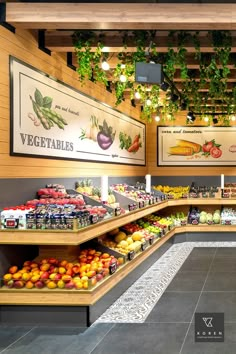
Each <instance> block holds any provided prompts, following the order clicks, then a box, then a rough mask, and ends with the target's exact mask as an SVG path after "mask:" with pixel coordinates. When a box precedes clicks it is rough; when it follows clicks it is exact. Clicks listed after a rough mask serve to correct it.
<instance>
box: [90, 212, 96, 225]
mask: <svg viewBox="0 0 236 354" xmlns="http://www.w3.org/2000/svg"><path fill="white" fill-rule="evenodd" d="M90 222H91V224H96V222H98V214H91V215H90Z"/></svg>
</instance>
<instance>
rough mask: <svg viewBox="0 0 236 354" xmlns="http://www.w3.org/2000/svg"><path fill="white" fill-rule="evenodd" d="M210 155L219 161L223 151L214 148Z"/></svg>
mask: <svg viewBox="0 0 236 354" xmlns="http://www.w3.org/2000/svg"><path fill="white" fill-rule="evenodd" d="M210 154H211V156H212V157H214V158H215V159H218V158H219V157H221V155H222V150H221V149H220V148H218V147H217V146H213V147H212V148H211V150H210Z"/></svg>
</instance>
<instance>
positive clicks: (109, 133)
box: [97, 119, 116, 150]
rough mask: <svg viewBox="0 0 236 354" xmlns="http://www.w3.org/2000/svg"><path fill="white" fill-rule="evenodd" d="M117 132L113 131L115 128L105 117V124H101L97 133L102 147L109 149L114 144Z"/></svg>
mask: <svg viewBox="0 0 236 354" xmlns="http://www.w3.org/2000/svg"><path fill="white" fill-rule="evenodd" d="M115 135H116V132H113V128H112V127H111V126H108V124H107V122H106V120H105V119H104V121H103V125H99V132H98V134H97V142H98V145H99V146H100V148H101V149H103V150H107V149H109V147H110V146H111V145H112V144H113V141H114V139H115Z"/></svg>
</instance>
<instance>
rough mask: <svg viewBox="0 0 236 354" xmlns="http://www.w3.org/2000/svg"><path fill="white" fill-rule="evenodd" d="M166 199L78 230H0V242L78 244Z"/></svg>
mask: <svg viewBox="0 0 236 354" xmlns="http://www.w3.org/2000/svg"><path fill="white" fill-rule="evenodd" d="M167 205H168V204H167V201H164V202H160V203H158V204H153V205H149V206H146V207H144V208H141V209H136V210H134V211H130V212H128V213H126V214H122V215H119V216H115V217H113V218H109V219H106V220H104V221H101V222H99V223H97V224H93V225H90V226H87V227H84V228H82V229H79V230H75V231H74V230H70V231H64V230H17V229H12V230H0V244H19V245H79V244H81V243H84V242H86V241H89V240H91V239H93V238H95V237H97V236H100V235H102V234H104V233H106V232H108V231H111V230H113V229H115V228H117V227H120V226H123V225H124V224H127V223H129V222H132V221H135V220H137V219H139V218H142V217H144V216H146V215H148V214H151V213H154V212H156V211H158V210H161V209H163V208H165V207H166V206H167Z"/></svg>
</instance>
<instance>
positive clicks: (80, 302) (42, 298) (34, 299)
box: [0, 224, 236, 306]
mask: <svg viewBox="0 0 236 354" xmlns="http://www.w3.org/2000/svg"><path fill="white" fill-rule="evenodd" d="M186 232H236V225H206V224H200V225H185V226H178V227H175V228H173V229H172V230H171V231H169V232H168V233H167V234H166V235H165V236H163V237H162V238H160V239H157V240H156V241H155V242H154V243H153V245H150V246H149V247H148V248H147V249H146V250H145V251H143V252H140V253H138V254H137V255H136V256H135V257H134V259H132V260H131V261H129V262H126V263H125V264H124V265H123V266H121V267H119V268H118V269H117V271H116V272H115V273H114V274H112V275H111V276H108V277H106V278H104V280H103V281H101V282H100V283H97V285H96V286H95V287H94V288H93V289H91V290H64V289H63V290H60V289H52V290H49V289H47V288H43V289H40V290H38V289H30V290H29V289H8V288H7V287H2V288H1V289H0V304H1V305H42V304H43V305H50V306H90V305H93V304H95V303H96V302H97V301H98V300H99V299H100V298H102V297H103V296H104V295H105V294H106V293H107V292H108V291H110V290H111V289H112V288H113V287H114V286H115V285H117V283H118V282H120V281H121V280H122V279H124V278H125V277H126V276H127V275H128V274H129V273H130V272H131V271H133V270H134V269H135V268H136V267H137V266H138V265H140V264H141V263H142V262H143V261H144V260H145V259H147V258H148V257H149V256H150V255H151V254H152V253H153V252H155V251H156V250H157V249H158V248H160V247H161V246H162V245H163V244H164V243H165V242H167V241H168V240H169V239H170V238H172V237H173V236H175V235H177V234H179V233H186ZM29 294H30V296H29Z"/></svg>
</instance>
